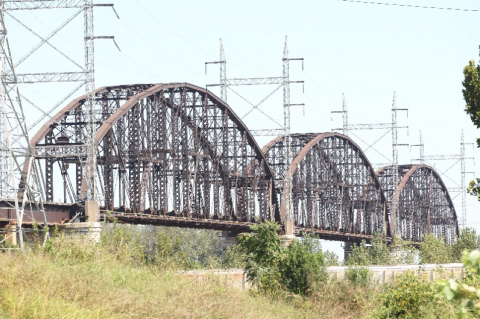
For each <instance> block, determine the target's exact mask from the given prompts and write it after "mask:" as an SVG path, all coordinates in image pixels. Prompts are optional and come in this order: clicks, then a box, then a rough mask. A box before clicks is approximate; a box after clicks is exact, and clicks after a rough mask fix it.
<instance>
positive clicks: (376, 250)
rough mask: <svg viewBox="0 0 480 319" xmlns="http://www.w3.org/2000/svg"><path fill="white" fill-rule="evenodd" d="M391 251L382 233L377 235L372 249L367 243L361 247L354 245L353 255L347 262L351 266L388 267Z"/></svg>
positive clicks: (362, 243) (363, 243)
mask: <svg viewBox="0 0 480 319" xmlns="http://www.w3.org/2000/svg"><path fill="white" fill-rule="evenodd" d="M389 257H390V249H389V248H388V246H387V244H386V243H385V242H384V241H383V236H382V233H381V232H380V231H378V232H376V233H375V236H374V238H373V240H372V245H371V247H369V246H367V243H366V242H365V241H362V242H361V244H360V245H356V244H353V245H352V254H351V255H350V256H349V257H348V260H347V261H346V263H347V265H351V266H368V265H387V264H388V263H389Z"/></svg>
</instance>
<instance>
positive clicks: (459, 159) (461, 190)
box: [412, 130, 475, 227]
mask: <svg viewBox="0 0 480 319" xmlns="http://www.w3.org/2000/svg"><path fill="white" fill-rule="evenodd" d="M465 145H472V146H473V145H474V143H465V139H464V134H463V130H462V136H461V138H460V154H453V155H428V156H425V154H424V144H423V139H422V132H421V131H420V144H417V145H412V146H419V147H420V158H419V159H414V160H415V161H420V163H422V164H423V163H425V162H427V161H446V160H454V161H455V162H454V163H453V164H452V165H451V166H450V167H449V168H448V169H447V170H445V171H444V172H439V173H440V174H441V175H442V176H444V177H446V178H448V179H449V180H450V181H452V182H453V183H455V184H456V185H457V186H458V187H449V191H450V192H456V193H458V194H457V195H456V196H455V197H454V198H452V199H455V198H456V197H457V196H458V195H461V196H462V225H463V227H465V225H466V223H467V192H466V189H467V183H466V175H467V174H474V172H467V171H466V161H467V160H473V161H475V158H474V157H466V153H465ZM458 163H460V185H459V184H458V182H456V181H454V180H453V179H451V178H450V177H448V176H447V175H446V173H447V172H448V171H449V170H450V169H451V168H453V167H454V166H455V165H457V164H458Z"/></svg>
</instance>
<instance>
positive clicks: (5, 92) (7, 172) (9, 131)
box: [0, 1, 47, 250]
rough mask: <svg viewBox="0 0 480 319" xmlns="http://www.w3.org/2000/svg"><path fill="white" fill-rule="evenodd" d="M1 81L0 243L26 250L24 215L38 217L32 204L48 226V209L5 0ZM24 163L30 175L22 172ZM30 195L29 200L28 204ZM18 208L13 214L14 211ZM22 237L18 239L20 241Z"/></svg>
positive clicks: (0, 27) (0, 13)
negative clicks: (3, 226) (2, 226)
mask: <svg viewBox="0 0 480 319" xmlns="http://www.w3.org/2000/svg"><path fill="white" fill-rule="evenodd" d="M0 5H1V7H0V24H1V25H0V45H1V49H0V50H1V58H0V59H1V60H0V61H1V62H0V63H1V72H2V73H1V80H2V86H1V88H0V98H1V103H2V108H1V111H0V112H1V114H0V167H1V172H0V174H1V181H0V182H1V185H0V197H1V201H2V204H4V205H2V207H1V208H0V218H2V219H4V220H6V221H7V223H8V225H7V231H6V232H5V231H3V233H4V234H5V233H6V234H5V236H4V238H2V239H0V242H3V241H5V240H9V241H11V242H13V243H15V244H17V243H18V245H19V247H20V249H21V250H23V249H24V231H23V227H22V226H23V220H24V217H27V218H30V219H31V220H32V221H33V220H34V216H33V213H32V212H30V213H29V212H28V209H30V210H32V204H33V206H35V210H36V211H37V212H38V213H39V214H40V216H41V218H42V222H43V223H44V225H45V226H46V224H47V222H46V218H45V210H44V208H43V203H42V200H41V198H40V196H39V192H38V190H37V188H36V176H34V175H33V174H32V165H33V162H34V161H33V150H32V148H31V146H30V143H29V137H28V131H27V125H26V122H25V114H24V111H23V107H22V102H21V99H20V93H19V89H18V83H17V77H16V74H15V68H14V64H13V59H12V55H11V51H10V45H9V40H8V33H7V29H6V27H5V3H4V2H3V1H2V2H0ZM24 165H26V166H27V167H28V170H27V172H26V174H21V172H22V170H23V167H24ZM27 198H28V200H29V203H27ZM11 211H14V214H13V215H12V214H11V213H10V212H11ZM17 239H18V242H17Z"/></svg>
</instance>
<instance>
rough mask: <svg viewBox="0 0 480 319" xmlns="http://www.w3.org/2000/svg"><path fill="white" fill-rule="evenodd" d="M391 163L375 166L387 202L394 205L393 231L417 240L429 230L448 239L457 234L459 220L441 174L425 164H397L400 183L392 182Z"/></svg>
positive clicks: (439, 236) (420, 239) (450, 239)
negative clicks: (396, 208) (379, 166)
mask: <svg viewBox="0 0 480 319" xmlns="http://www.w3.org/2000/svg"><path fill="white" fill-rule="evenodd" d="M392 169H393V168H392V167H391V166H385V167H382V168H380V169H379V170H377V172H376V175H377V176H378V179H379V181H380V183H381V184H382V187H383V189H384V191H385V195H386V197H387V200H388V202H389V206H390V207H393V205H394V204H396V205H397V207H398V210H397V214H396V216H393V215H391V216H390V219H391V223H392V229H393V230H394V234H395V235H399V236H401V237H402V238H403V239H407V240H411V241H413V242H420V241H422V240H423V236H424V235H426V234H429V233H432V234H434V235H435V236H437V237H438V238H444V240H446V241H447V242H450V243H451V242H453V241H454V240H455V238H456V237H457V236H458V220H457V214H456V212H455V207H454V206H453V203H452V199H451V198H450V194H449V193H448V190H447V187H446V186H445V184H444V182H443V181H442V179H441V177H440V175H439V174H438V173H437V172H436V171H435V169H433V168H432V167H430V166H427V165H422V164H418V165H399V166H398V176H399V184H398V185H392V184H393V178H392V173H393V172H392Z"/></svg>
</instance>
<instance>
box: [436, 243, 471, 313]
mask: <svg viewBox="0 0 480 319" xmlns="http://www.w3.org/2000/svg"><path fill="white" fill-rule="evenodd" d="M462 261H463V265H464V266H465V268H466V269H467V276H466V278H465V279H464V280H461V281H458V280H455V279H453V278H450V279H448V280H441V281H439V282H438V285H439V287H440V290H441V292H442V293H443V294H444V295H445V297H446V298H447V300H450V301H452V302H453V303H454V304H456V305H457V306H459V307H460V311H459V313H458V316H459V317H462V316H463V315H465V314H468V313H470V314H473V315H475V316H476V317H477V318H478V317H480V277H479V274H480V251H479V250H474V251H472V252H468V251H464V253H463V257H462Z"/></svg>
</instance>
